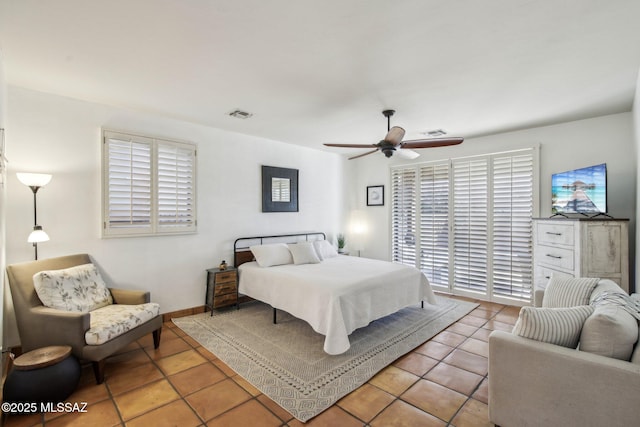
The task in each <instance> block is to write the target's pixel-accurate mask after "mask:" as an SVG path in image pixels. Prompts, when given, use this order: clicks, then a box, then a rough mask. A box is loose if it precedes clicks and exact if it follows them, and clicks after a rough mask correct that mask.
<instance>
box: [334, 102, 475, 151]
mask: <svg viewBox="0 0 640 427" xmlns="http://www.w3.org/2000/svg"><path fill="white" fill-rule="evenodd" d="M394 113H395V110H384V111H383V112H382V114H383V115H384V116H385V117H386V118H387V136H385V137H384V139H383V140H382V141H380V142H378V143H377V144H324V145H326V146H327V147H343V148H371V147H375V149H374V150H371V151H368V152H366V153H364V154H359V155H357V156H353V157H349V160H352V159H357V158H358V157H363V156H366V155H368V154H372V153H375V152H376V151H382V153H383V154H384V155H385V156H387V157H391V156H393V153H397V154H398V155H399V156H401V157H404V158H408V159H415V158H416V157H418V156H419V155H420V154H418V153H417V152H415V151H413V150H411V149H412V148H433V147H445V146H447V145H457V144H460V143H461V142H462V141H464V138H455V137H452V138H430V139H414V140H411V141H403V140H402V138H403V137H404V129H402V128H401V127H400V126H394V127H391V116H393V114H394Z"/></svg>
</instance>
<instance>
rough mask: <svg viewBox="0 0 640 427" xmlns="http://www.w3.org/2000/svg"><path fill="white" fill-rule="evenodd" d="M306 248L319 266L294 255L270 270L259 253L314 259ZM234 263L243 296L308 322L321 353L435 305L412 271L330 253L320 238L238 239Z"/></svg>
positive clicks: (310, 235) (337, 351)
mask: <svg viewBox="0 0 640 427" xmlns="http://www.w3.org/2000/svg"><path fill="white" fill-rule="evenodd" d="M310 246H312V247H313V248H314V251H315V253H316V254H319V255H321V256H320V257H319V258H320V261H319V262H315V261H311V262H298V261H300V260H301V259H302V261H305V260H306V258H304V257H302V258H301V256H292V261H293V260H295V261H294V262H288V263H286V262H284V261H281V262H283V263H280V264H278V263H277V262H276V264H274V265H270V264H269V261H271V260H267V262H265V258H264V256H263V254H262V253H260V251H264V250H267V249H268V250H269V251H271V252H274V251H275V250H276V247H277V250H278V251H280V252H279V253H280V255H281V256H286V253H285V250H286V248H288V249H289V250H290V252H292V253H293V255H295V254H296V253H300V252H303V253H305V255H308V256H309V257H311V258H313V254H311V252H309V250H308V247H310ZM331 248H332V247H331ZM323 251H324V252H323ZM334 251H335V250H334ZM254 258H255V260H254ZM271 258H274V255H273V254H271ZM234 262H235V265H236V267H237V268H238V271H239V276H240V278H239V287H238V291H239V292H240V293H241V294H243V295H247V296H249V297H251V298H254V299H256V300H259V301H263V302H265V303H267V304H269V305H271V306H272V307H273V308H274V310H275V309H280V310H284V311H286V312H288V313H290V314H291V315H293V316H295V317H298V318H300V319H302V320H304V321H306V322H307V323H309V325H311V327H312V328H313V329H314V330H315V331H316V332H318V333H320V334H322V335H324V336H325V341H324V351H325V352H326V353H328V354H332V355H335V354H341V353H344V352H345V351H347V350H348V349H349V347H350V343H349V334H351V333H352V332H353V331H355V330H356V329H358V328H361V327H363V326H367V325H368V324H369V323H370V322H372V321H373V320H376V319H379V318H382V317H385V316H387V315H389V314H392V313H395V312H396V311H398V310H400V309H402V308H405V307H407V306H411V305H419V304H421V303H423V301H425V300H426V302H427V303H430V304H435V296H434V294H433V291H432V290H431V286H430V285H429V282H428V280H427V278H426V277H425V276H424V274H422V273H421V272H420V271H419V270H417V269H416V268H414V267H410V266H406V265H403V264H397V263H391V262H386V261H378V260H373V259H367V258H360V257H353V256H347V255H339V254H337V253H332V250H331V249H330V248H329V247H328V242H326V240H325V235H324V233H315V232H314V233H302V234H289V235H278V236H262V237H245V238H241V239H238V240H236V243H235V244H234ZM274 316H275V311H274ZM274 321H275V317H274Z"/></svg>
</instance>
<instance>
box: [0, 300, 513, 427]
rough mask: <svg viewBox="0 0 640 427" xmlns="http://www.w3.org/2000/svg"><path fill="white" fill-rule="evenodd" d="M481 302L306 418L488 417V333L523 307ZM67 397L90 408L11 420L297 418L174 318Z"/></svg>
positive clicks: (344, 426)
mask: <svg viewBox="0 0 640 427" xmlns="http://www.w3.org/2000/svg"><path fill="white" fill-rule="evenodd" d="M477 302H478V303H480V306H479V307H478V308H477V309H475V310H474V311H472V312H471V313H470V314H468V315H467V316H465V317H464V318H462V319H460V321H458V322H456V323H454V324H452V325H451V326H449V327H448V328H447V329H446V330H444V331H442V332H441V333H439V334H438V335H436V336H435V337H433V338H432V339H431V340H429V341H427V342H426V343H424V344H423V345H421V346H420V347H418V348H416V349H415V350H414V351H412V352H411V353H409V354H407V355H405V356H403V357H401V358H400V359H398V360H396V361H395V362H394V363H393V364H391V365H390V366H388V367H387V368H385V369H384V370H382V371H381V372H379V373H378V374H377V375H376V376H375V377H373V378H372V379H371V380H370V381H369V382H368V383H366V384H364V385H363V386H361V387H360V388H358V389H357V390H355V391H353V392H352V393H351V394H349V395H347V396H345V397H344V398H342V399H341V400H340V401H338V402H337V403H336V404H335V405H333V406H332V407H331V408H329V409H328V410H326V411H325V412H323V413H321V414H320V415H318V416H317V417H315V418H313V419H312V420H310V421H308V422H307V423H306V424H304V425H309V426H314V427H315V426H341V427H349V426H372V427H378V426H385V427H388V426H412V427H414V426H447V425H449V426H457V427H463V426H486V425H491V424H490V423H489V421H488V417H487V393H488V389H487V355H488V347H489V346H488V343H487V340H488V336H489V334H490V333H491V331H492V330H496V329H499V330H506V331H510V330H511V328H512V327H513V325H514V324H515V321H516V320H517V317H518V312H519V310H520V309H519V307H510V306H504V305H500V304H494V303H488V302H482V301H477ZM67 401H68V402H87V412H86V413H45V414H32V415H19V416H18V415H9V416H8V417H6V419H5V421H6V422H5V426H7V427H9V426H40V425H43V426H45V425H46V426H47V427H49V426H51V427H54V426H185V427H189V426H205V425H206V426H211V427H213V426H245V425H251V426H253V427H261V426H274V427H275V426H300V425H303V423H301V422H299V421H297V420H296V419H294V418H293V417H292V416H291V415H290V414H289V413H287V412H286V411H284V410H283V409H281V408H280V407H279V406H278V405H277V404H275V403H274V402H273V401H272V400H271V399H269V398H268V397H267V396H265V395H263V394H262V393H260V391H258V390H257V389H255V388H254V387H252V386H251V385H250V384H249V383H247V382H246V381H245V380H244V379H243V378H242V377H240V376H238V375H236V374H235V372H233V371H232V370H231V369H230V368H229V367H227V366H226V365H225V364H224V363H223V362H221V361H220V360H218V359H217V358H216V357H215V356H214V355H213V354H211V353H210V352H209V351H207V350H205V349H204V348H203V347H201V346H200V345H199V344H198V343H197V342H196V341H194V340H193V339H191V338H190V337H188V336H186V335H185V334H184V333H183V332H182V331H181V330H180V329H178V328H176V327H175V326H174V325H173V323H171V322H169V323H166V324H165V325H164V328H163V332H162V342H161V345H160V348H159V349H158V350H154V349H153V342H152V339H151V335H149V336H148V337H145V338H144V339H141V340H139V341H138V342H136V343H133V344H132V345H130V346H129V347H127V348H126V349H124V350H123V351H122V352H120V353H119V354H117V355H116V356H114V357H112V358H110V359H108V361H107V366H106V380H105V382H104V383H103V384H101V385H96V384H95V381H94V377H93V372H92V370H91V366H90V365H87V366H84V367H83V371H82V377H81V379H80V385H79V387H78V389H77V390H76V392H74V394H72V395H71V396H70V397H69V398H68V399H67Z"/></svg>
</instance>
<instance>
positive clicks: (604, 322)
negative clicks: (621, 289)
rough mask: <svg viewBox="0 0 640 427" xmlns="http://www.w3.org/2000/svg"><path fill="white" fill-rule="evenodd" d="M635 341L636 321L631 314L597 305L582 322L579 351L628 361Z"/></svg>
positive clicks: (614, 307) (636, 338)
mask: <svg viewBox="0 0 640 427" xmlns="http://www.w3.org/2000/svg"><path fill="white" fill-rule="evenodd" d="M636 341H638V321H637V320H636V319H635V318H634V317H633V316H632V315H631V314H629V313H627V312H626V311H625V310H624V308H622V307H620V306H617V305H613V304H608V305H599V306H597V307H595V311H594V312H593V314H592V315H591V316H589V317H588V318H587V320H586V321H585V322H584V325H583V327H582V333H581V334H580V350H582V351H587V352H589V353H595V354H599V355H601V356H607V357H613V358H615V359H620V360H629V359H631V353H632V352H633V346H634V344H635V343H636Z"/></svg>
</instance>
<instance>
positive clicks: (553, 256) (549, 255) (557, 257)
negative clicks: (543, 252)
mask: <svg viewBox="0 0 640 427" xmlns="http://www.w3.org/2000/svg"><path fill="white" fill-rule="evenodd" d="M547 256H548V257H549V258H555V259H562V257H561V256H560V255H551V254H547Z"/></svg>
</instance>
